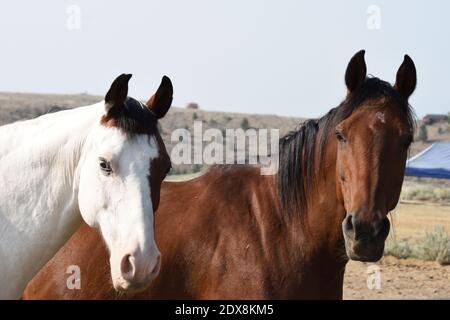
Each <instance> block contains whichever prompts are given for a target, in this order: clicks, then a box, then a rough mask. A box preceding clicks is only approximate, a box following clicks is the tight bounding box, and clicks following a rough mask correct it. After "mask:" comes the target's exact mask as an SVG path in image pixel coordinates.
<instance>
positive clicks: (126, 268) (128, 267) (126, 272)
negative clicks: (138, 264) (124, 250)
mask: <svg viewBox="0 0 450 320" xmlns="http://www.w3.org/2000/svg"><path fill="white" fill-rule="evenodd" d="M120 272H121V274H122V277H123V278H124V279H125V280H127V281H131V280H132V279H133V278H134V273H135V265H134V258H133V257H132V256H131V255H130V254H127V255H125V256H124V257H123V258H122V261H121V262H120Z"/></svg>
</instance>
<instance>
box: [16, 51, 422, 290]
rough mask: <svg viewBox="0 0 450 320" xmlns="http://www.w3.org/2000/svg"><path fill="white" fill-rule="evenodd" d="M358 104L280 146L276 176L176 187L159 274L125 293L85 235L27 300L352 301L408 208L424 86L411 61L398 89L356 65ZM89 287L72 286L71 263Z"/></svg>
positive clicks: (233, 175) (224, 176) (351, 84)
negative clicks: (407, 184)
mask: <svg viewBox="0 0 450 320" xmlns="http://www.w3.org/2000/svg"><path fill="white" fill-rule="evenodd" d="M345 81H346V85H347V88H348V94H347V97H346V99H345V100H344V101H343V102H342V103H341V104H340V105H339V106H338V107H337V108H334V109H332V110H331V111H330V112H328V114H326V115H325V116H324V117H322V118H320V119H318V120H309V121H306V122H305V123H304V124H303V125H302V126H300V127H299V129H298V130H297V131H295V132H292V133H290V134H288V135H287V136H285V137H284V138H282V139H281V141H280V159H279V160H280V167H279V171H278V174H277V175H276V176H264V175H260V170H259V169H258V168H257V167H252V166H246V165H242V166H217V167H213V168H212V169H211V170H210V171H209V172H207V173H206V174H204V175H203V176H201V177H199V178H196V179H194V180H191V181H187V182H181V183H167V182H166V183H164V184H163V186H162V189H161V205H160V208H159V211H158V213H157V215H156V216H157V219H156V230H157V241H158V244H159V246H160V249H161V253H162V257H163V258H162V259H163V260H162V261H163V263H162V269H161V273H160V275H159V277H158V278H157V279H155V281H154V283H152V285H151V286H150V288H148V289H147V290H146V291H144V292H141V293H136V294H134V295H127V296H124V295H118V294H117V293H116V292H115V291H114V289H113V287H112V286H111V282H110V280H109V277H108V272H107V269H106V268H102V267H101V266H104V265H105V263H106V261H107V257H108V254H107V251H106V249H105V246H104V245H103V243H102V241H101V238H100V237H99V235H98V234H97V233H96V232H95V230H92V229H90V228H89V227H87V226H83V227H82V228H81V229H80V230H78V232H77V233H76V234H75V235H74V236H73V237H72V238H71V240H70V241H69V242H68V243H67V244H66V246H65V247H64V248H63V249H62V250H61V251H60V252H59V253H58V254H57V255H56V256H55V257H54V259H53V260H52V261H51V262H50V263H49V264H47V266H46V267H45V268H44V269H43V270H42V271H41V272H40V274H39V275H38V276H37V277H36V278H35V279H34V280H33V281H32V282H31V283H30V284H29V286H28V288H27V290H26V292H25V293H24V298H27V299H45V298H48V299H73V298H77V299H80V298H81V299H96V298H97V299H116V298H144V299H166V298H174V299H181V298H184V299H186V298H187V299H266V298H276V299H284V298H291V299H292V298H294V299H299V298H321V299H341V298H342V287H343V278H344V270H345V265H346V263H347V261H348V258H350V259H354V260H360V261H377V260H378V259H380V258H381V256H382V254H383V250H384V242H385V239H386V237H387V235H388V232H389V221H388V219H387V214H388V212H389V211H391V210H393V209H394V208H395V206H396V204H397V202H398V199H399V194H400V189H401V186H402V183H403V173H404V168H405V162H406V158H407V153H408V148H409V146H410V144H411V142H412V139H413V132H414V121H413V117H412V111H411V109H410V107H409V104H408V98H409V96H410V95H411V94H412V92H413V91H414V89H415V85H416V70H415V67H414V63H413V61H412V60H411V59H410V58H409V57H408V56H405V59H404V61H403V64H402V65H401V67H400V69H399V70H398V73H397V78H396V83H395V85H394V86H391V85H390V84H388V83H387V82H384V81H382V80H380V79H378V78H374V77H367V76H366V65H365V61H364V51H360V52H358V53H357V54H356V55H355V56H354V57H353V58H352V59H351V61H350V63H349V65H348V67H347V71H346V75H345ZM73 264H74V265H78V266H80V268H81V290H69V289H67V287H66V277H67V274H66V273H65V270H66V268H67V266H68V265H73Z"/></svg>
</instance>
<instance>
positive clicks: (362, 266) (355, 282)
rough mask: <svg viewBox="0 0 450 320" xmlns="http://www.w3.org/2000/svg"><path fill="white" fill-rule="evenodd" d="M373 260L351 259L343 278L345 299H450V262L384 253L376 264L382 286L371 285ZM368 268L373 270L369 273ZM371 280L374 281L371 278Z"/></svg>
mask: <svg viewBox="0 0 450 320" xmlns="http://www.w3.org/2000/svg"><path fill="white" fill-rule="evenodd" d="M369 265H373V264H371V263H362V262H355V261H351V262H349V264H348V265H347V269H346V274H345V280H344V299H347V300H352V299H450V266H441V265H439V264H438V263H437V262H430V261H422V260H415V259H405V260H401V259H396V258H394V257H384V258H383V259H382V260H381V261H380V262H379V263H377V265H378V266H379V268H380V269H379V270H380V273H379V274H380V276H381V277H380V279H381V281H380V289H376V288H375V286H373V285H372V288H373V289H368V285H367V279H368V276H370V275H373V274H374V273H373V270H370V268H369V269H368V266H369ZM368 270H369V271H370V272H371V273H367V272H368ZM369 284H373V282H371V281H369Z"/></svg>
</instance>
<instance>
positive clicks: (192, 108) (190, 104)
mask: <svg viewBox="0 0 450 320" xmlns="http://www.w3.org/2000/svg"><path fill="white" fill-rule="evenodd" d="M186 109H191V110H197V109H199V106H198V103H195V102H191V103H188V104H187V106H186Z"/></svg>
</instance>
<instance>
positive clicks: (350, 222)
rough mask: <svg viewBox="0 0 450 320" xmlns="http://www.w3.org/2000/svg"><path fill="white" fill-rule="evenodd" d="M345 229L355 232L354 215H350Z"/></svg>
mask: <svg viewBox="0 0 450 320" xmlns="http://www.w3.org/2000/svg"><path fill="white" fill-rule="evenodd" d="M345 227H346V229H347V230H348V231H351V230H353V215H351V214H349V215H348V217H347V219H346V221H345Z"/></svg>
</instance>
